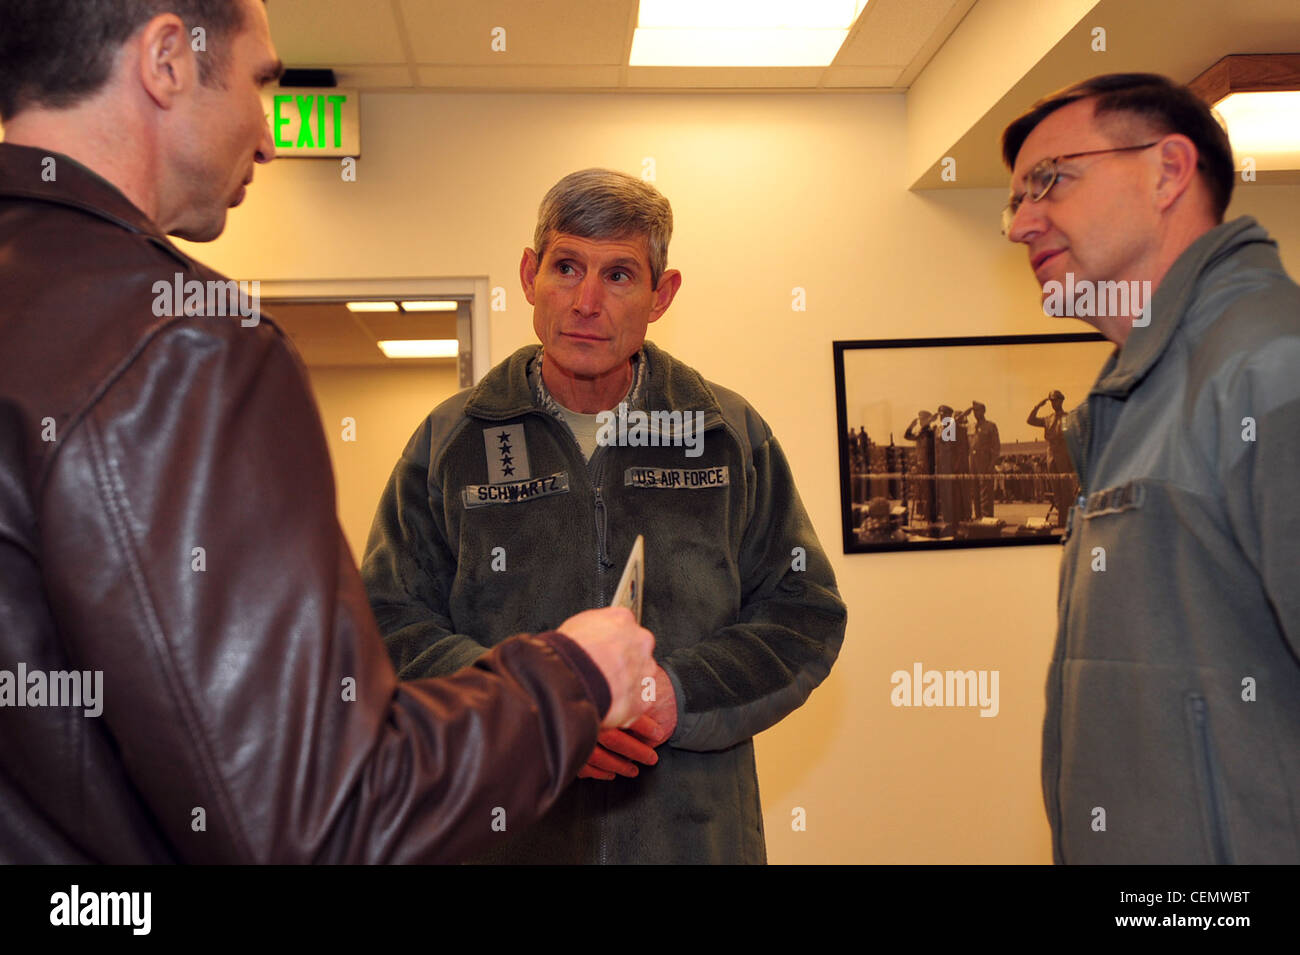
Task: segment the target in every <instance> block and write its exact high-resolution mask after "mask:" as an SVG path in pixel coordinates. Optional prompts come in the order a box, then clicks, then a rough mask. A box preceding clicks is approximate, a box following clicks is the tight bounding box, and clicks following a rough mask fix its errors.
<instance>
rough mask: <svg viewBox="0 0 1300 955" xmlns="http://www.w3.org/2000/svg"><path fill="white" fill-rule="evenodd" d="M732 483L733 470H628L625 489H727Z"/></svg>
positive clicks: (625, 475) (723, 467)
mask: <svg viewBox="0 0 1300 955" xmlns="http://www.w3.org/2000/svg"><path fill="white" fill-rule="evenodd" d="M730 483H731V468H729V467H727V466H726V465H725V464H724V465H723V466H721V467H716V468H628V469H627V470H626V471H624V472H623V486H624V487H657V488H667V489H669V490H684V489H696V488H703V487H725V486H727V485H728V484H730Z"/></svg>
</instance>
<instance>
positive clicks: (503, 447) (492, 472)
mask: <svg viewBox="0 0 1300 955" xmlns="http://www.w3.org/2000/svg"><path fill="white" fill-rule="evenodd" d="M483 445H484V447H485V448H486V449H487V466H488V483H489V484H504V483H505V482H507V481H522V480H524V479H526V478H529V477H531V476H532V475H531V474H530V473H529V471H528V445H527V444H526V443H525V441H524V426H523V425H522V424H506V425H497V426H496V427H495V428H484V429H483Z"/></svg>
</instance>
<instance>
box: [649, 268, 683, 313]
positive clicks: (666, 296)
mask: <svg viewBox="0 0 1300 955" xmlns="http://www.w3.org/2000/svg"><path fill="white" fill-rule="evenodd" d="M681 287H682V273H681V272H679V271H677V270H676V269H669V270H668V271H667V272H665V273H664V274H663V275H661V276H659V287H658V288H656V289H655V304H654V308H652V309H651V310H650V317H649V319H647V321H651V322H657V321H659V318H660V316H662V315H663V313H664V312H666V311H668V306H669V305H671V304H673V299H674V298H675V297H676V295H677V290H678V289H679V288H681Z"/></svg>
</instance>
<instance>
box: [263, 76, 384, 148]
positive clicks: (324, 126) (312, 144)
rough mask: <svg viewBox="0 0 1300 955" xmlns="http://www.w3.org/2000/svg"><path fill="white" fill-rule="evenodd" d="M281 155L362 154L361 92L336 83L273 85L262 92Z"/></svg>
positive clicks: (268, 119)
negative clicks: (328, 85) (314, 85)
mask: <svg viewBox="0 0 1300 955" xmlns="http://www.w3.org/2000/svg"><path fill="white" fill-rule="evenodd" d="M262 103H263V105H264V106H265V108H266V122H267V124H268V125H269V126H270V127H271V138H272V139H273V140H274V141H275V154H276V155H277V156H284V157H295V156H301V157H306V158H311V157H319V156H359V155H361V111H360V106H359V103H360V96H359V94H358V93H357V91H356V90H342V89H335V88H333V87H302V88H299V87H291V88H285V87H272V88H270V89H267V90H264V91H263V92H262Z"/></svg>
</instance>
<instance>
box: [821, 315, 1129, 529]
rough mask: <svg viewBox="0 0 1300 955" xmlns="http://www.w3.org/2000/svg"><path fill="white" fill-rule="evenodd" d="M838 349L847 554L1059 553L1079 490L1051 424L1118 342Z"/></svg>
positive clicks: (909, 341)
mask: <svg viewBox="0 0 1300 955" xmlns="http://www.w3.org/2000/svg"><path fill="white" fill-rule="evenodd" d="M832 348H833V353H834V363H835V412H836V429H837V435H838V446H839V474H840V517H841V528H842V533H843V545H844V553H846V554H861V553H874V552H878V551H909V550H943V549H952V548H967V547H1007V546H1020V545H1028V544H1052V543H1059V542H1060V540H1061V537H1062V535H1063V533H1064V523H1065V515H1066V514H1067V513H1068V510H1069V505H1070V504H1072V503H1073V501H1074V498H1075V496H1077V494H1078V483H1077V479H1076V478H1075V476H1074V474H1073V467H1071V466H1069V457H1068V454H1066V455H1065V457H1064V460H1065V462H1066V468H1068V471H1067V470H1066V469H1063V468H1060V467H1059V459H1060V455H1061V453H1062V449H1063V447H1064V445H1063V442H1062V439H1061V436H1060V434H1059V421H1058V419H1057V417H1056V416H1057V415H1061V416H1062V417H1063V416H1064V414H1067V413H1068V412H1069V411H1070V410H1071V409H1072V408H1074V407H1075V406H1076V405H1078V404H1080V403H1081V402H1082V401H1083V399H1084V398H1085V396H1086V395H1087V393H1088V390H1089V389H1090V388H1091V386H1092V383H1093V382H1094V381H1095V380H1096V377H1097V373H1098V372H1099V371H1100V369H1101V367H1102V365H1103V364H1104V363H1105V361H1106V358H1107V357H1108V356H1109V355H1110V353H1111V352H1112V351H1113V349H1114V346H1113V345H1112V344H1111V343H1110V342H1108V341H1106V339H1105V338H1103V337H1102V336H1101V335H1100V334H1097V333H1096V332H1080V333H1066V334H1042V335H985V336H972V337H964V338H893V339H874V340H862V341H836V342H833V343H832ZM1051 391H1061V392H1063V398H1062V399H1061V400H1060V401H1056V400H1053V399H1050V398H1049V397H1048V395H1049V392H1051ZM961 392H966V394H965V397H962V395H961V394H960V393H961ZM977 392H978V393H979V394H976V393H977ZM980 394H982V395H984V396H985V397H980ZM927 395H929V396H933V397H931V398H929V399H928V400H929V404H926V400H927V399H926V398H925V396H927ZM990 398H991V399H992V400H989V399H990ZM1037 398H1042V399H1043V403H1042V404H1040V405H1037V406H1036V405H1035V400H1036V399H1037ZM941 399H942V400H941ZM977 403H978V404H980V405H982V406H983V409H982V411H978V412H977V410H976V404H977ZM909 405H910V406H911V407H910V408H909ZM1022 405H1023V407H1021V406H1022ZM1058 406H1059V408H1060V410H1059V411H1057V410H1054V409H1056V408H1057V407H1058ZM904 409H907V410H904ZM913 409H915V410H913ZM1031 409H1033V410H1032V411H1031ZM921 411H928V412H930V413H931V414H932V415H933V417H932V418H931V419H929V420H928V421H926V420H925V419H924V418H923V417H922V415H921V414H920V413H919V412H921ZM945 411H946V412H947V413H944V412H945ZM1030 417H1036V418H1037V419H1038V421H1040V422H1041V424H1040V425H1038V426H1035V425H1032V424H1031V423H1030V421H1029V418H1030ZM855 418H856V419H857V420H856V421H855V420H854V419H855ZM1004 424H1005V425H1007V428H1006V436H1003V434H1002V430H1001V429H1002V427H1003V425H1004ZM989 425H992V428H991V430H990V428H989ZM851 429H857V430H854V431H853V432H852V437H850V431H851ZM1035 430H1037V431H1038V437H1037V438H1035V437H1034V434H1033V432H1034V431H1035ZM927 433H928V435H929V437H927ZM963 433H964V438H963ZM886 437H887V438H888V444H886V443H884V440H885V439H886ZM999 445H1000V447H999ZM995 451H996V452H997V453H996V456H995V457H993V458H992V464H990V463H989V462H990V455H992V454H993V453H994V452H995ZM1067 474H1068V475H1069V476H1068V477H1067V476H1066V475H1067ZM1067 485H1072V486H1070V487H1067ZM963 515H964V518H965V519H963Z"/></svg>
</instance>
